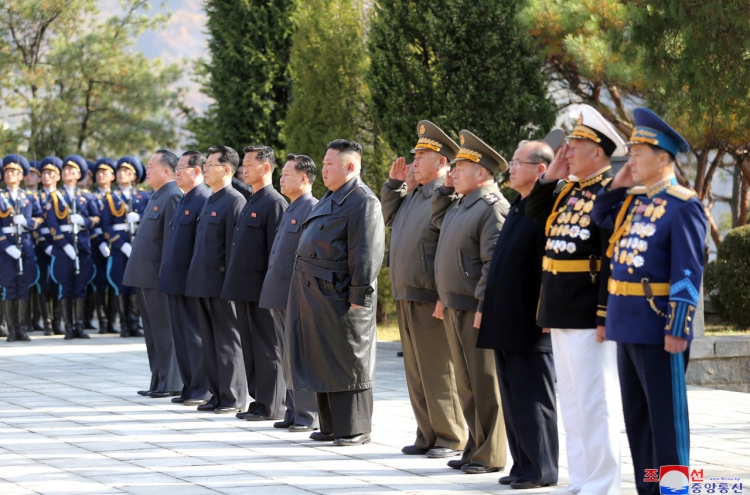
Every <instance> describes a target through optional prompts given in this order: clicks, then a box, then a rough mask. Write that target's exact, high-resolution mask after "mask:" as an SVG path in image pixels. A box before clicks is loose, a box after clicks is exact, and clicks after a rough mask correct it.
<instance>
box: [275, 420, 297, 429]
mask: <svg viewBox="0 0 750 495" xmlns="http://www.w3.org/2000/svg"><path fill="white" fill-rule="evenodd" d="M293 424H294V423H292V422H291V421H277V422H275V423H274V424H273V427H274V428H282V429H284V428H289V427H290V426H292V425H293Z"/></svg>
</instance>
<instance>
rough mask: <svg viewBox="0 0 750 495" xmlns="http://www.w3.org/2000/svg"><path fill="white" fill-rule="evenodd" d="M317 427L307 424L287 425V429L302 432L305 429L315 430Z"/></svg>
mask: <svg viewBox="0 0 750 495" xmlns="http://www.w3.org/2000/svg"><path fill="white" fill-rule="evenodd" d="M315 430H317V428H313V427H312V426H307V425H289V431H291V432H292V433H302V432H305V431H315Z"/></svg>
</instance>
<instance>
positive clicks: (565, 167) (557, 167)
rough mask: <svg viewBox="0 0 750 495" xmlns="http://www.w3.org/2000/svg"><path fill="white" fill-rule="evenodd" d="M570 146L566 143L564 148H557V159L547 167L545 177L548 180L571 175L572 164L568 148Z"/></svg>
mask: <svg viewBox="0 0 750 495" xmlns="http://www.w3.org/2000/svg"><path fill="white" fill-rule="evenodd" d="M569 149H570V146H569V145H568V143H565V145H563V147H562V148H560V149H559V150H557V153H556V154H555V159H554V160H552V163H550V164H549V167H547V171H546V172H545V173H544V178H545V179H548V180H561V179H565V178H566V177H568V176H569V175H570V164H569V163H568V155H567V153H568V150H569Z"/></svg>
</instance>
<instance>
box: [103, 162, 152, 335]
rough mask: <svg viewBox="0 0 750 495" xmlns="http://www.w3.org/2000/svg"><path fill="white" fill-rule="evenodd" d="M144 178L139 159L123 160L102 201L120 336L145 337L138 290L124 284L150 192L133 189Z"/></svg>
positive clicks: (109, 270) (110, 282) (109, 276)
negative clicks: (112, 184) (139, 311)
mask: <svg viewBox="0 0 750 495" xmlns="http://www.w3.org/2000/svg"><path fill="white" fill-rule="evenodd" d="M143 175H144V170H143V165H142V164H141V162H140V160H138V159H137V158H135V157H132V156H124V157H122V158H120V159H119V160H118V161H117V166H116V167H115V176H116V178H117V188H116V189H115V190H113V191H111V192H110V193H109V194H107V195H106V196H105V197H104V200H103V208H102V229H103V230H104V238H105V239H107V242H108V243H109V250H110V253H111V254H110V256H109V259H108V260H107V280H108V281H109V284H110V286H111V287H112V290H113V291H114V295H115V297H117V301H118V308H119V311H120V337H143V334H142V333H141V331H140V329H139V328H138V316H137V315H138V313H137V305H138V302H137V296H136V290H135V288H134V287H128V286H126V285H123V283H122V278H123V274H124V273H125V267H126V266H127V264H128V258H130V253H131V251H132V250H133V239H134V237H135V235H136V232H137V230H138V222H140V220H141V215H142V214H143V212H144V211H146V203H148V200H149V195H148V194H147V193H145V192H143V191H139V190H137V189H136V188H135V187H134V185H135V184H136V183H138V182H140V180H141V179H142V178H143Z"/></svg>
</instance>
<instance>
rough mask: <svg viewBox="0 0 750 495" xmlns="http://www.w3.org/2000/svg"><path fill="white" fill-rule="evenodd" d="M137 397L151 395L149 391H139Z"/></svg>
mask: <svg viewBox="0 0 750 495" xmlns="http://www.w3.org/2000/svg"><path fill="white" fill-rule="evenodd" d="M138 395H143V396H144V397H148V396H150V395H151V390H139V391H138Z"/></svg>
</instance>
